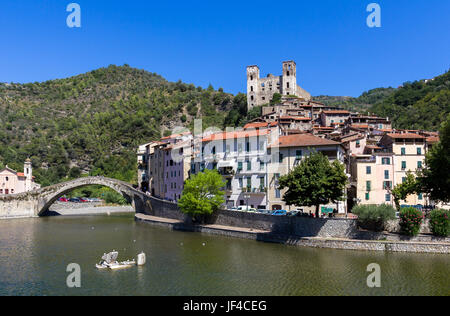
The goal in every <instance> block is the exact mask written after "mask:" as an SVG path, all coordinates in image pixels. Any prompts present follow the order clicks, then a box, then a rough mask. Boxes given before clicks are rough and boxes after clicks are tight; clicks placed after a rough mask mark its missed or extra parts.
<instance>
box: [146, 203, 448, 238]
mask: <svg viewBox="0 0 450 316" xmlns="http://www.w3.org/2000/svg"><path fill="white" fill-rule="evenodd" d="M149 200H150V203H151V206H152V207H151V208H152V211H151V212H149V213H148V214H149V215H153V216H158V217H164V218H170V219H176V220H180V221H184V222H189V221H190V219H189V217H188V216H186V215H184V214H183V213H181V211H180V210H179V208H178V205H177V204H176V203H173V202H169V201H165V200H160V199H157V198H154V197H149ZM398 222H399V221H398V220H394V221H391V222H389V224H388V231H389V233H385V232H380V233H377V232H370V231H364V230H360V229H359V228H358V224H357V222H356V220H354V219H344V218H320V219H315V218H309V217H289V216H272V215H266V214H258V213H248V212H237V211H218V212H217V213H216V214H214V216H213V217H212V218H211V219H210V220H209V222H208V224H216V225H222V226H232V227H242V228H250V229H255V230H263V231H269V232H272V233H274V234H277V235H287V236H299V237H322V238H351V239H364V240H383V239H384V240H410V241H431V240H432V239H433V237H431V236H418V237H414V238H410V237H406V236H399V235H398V234H397V233H398V232H399V230H400V228H399V225H398ZM421 232H422V233H429V228H428V222H427V221H426V223H425V224H424V225H422V229H421ZM433 240H434V239H433ZM448 240H449V238H447V239H445V238H443V239H438V241H442V242H447V241H448Z"/></svg>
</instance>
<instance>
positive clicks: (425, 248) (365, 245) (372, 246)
mask: <svg viewBox="0 0 450 316" xmlns="http://www.w3.org/2000/svg"><path fill="white" fill-rule="evenodd" d="M135 219H136V221H142V222H146V223H149V224H152V225H155V226H162V227H167V228H170V229H173V230H181V231H191V232H200V233H205V234H212V235H221V236H227V237H234V238H245V239H252V240H257V241H263V242H274V243H281V244H286V245H292V246H304V247H314V248H332V249H344V250H362V251H389V252H415V253H436V254H449V253H450V243H438V242H434V243H425V242H404V241H370V240H355V239H353V240H350V239H337V238H323V237H322V238H320V237H299V236H292V235H280V234H275V233H272V232H266V233H260V232H255V231H251V230H246V231H245V230H243V229H233V228H232V227H227V226H219V225H190V224H189V223H184V222H168V221H167V220H164V219H158V218H154V217H153V218H145V217H144V216H140V214H137V215H136V217H135Z"/></svg>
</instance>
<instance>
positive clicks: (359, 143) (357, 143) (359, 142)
mask: <svg viewBox="0 0 450 316" xmlns="http://www.w3.org/2000/svg"><path fill="white" fill-rule="evenodd" d="M359 147H361V141H359V140H357V141H356V148H359Z"/></svg>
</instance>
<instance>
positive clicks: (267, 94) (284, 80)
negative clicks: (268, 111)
mask: <svg viewBox="0 0 450 316" xmlns="http://www.w3.org/2000/svg"><path fill="white" fill-rule="evenodd" d="M274 93H279V94H281V95H284V96H287V95H294V96H297V97H299V98H301V99H304V100H305V101H309V100H311V95H310V94H309V93H308V92H307V91H305V90H304V89H303V88H301V87H300V86H298V85H297V64H296V63H295V61H285V62H283V74H282V75H281V76H277V77H276V76H274V75H272V74H268V75H267V78H260V72H259V67H258V66H256V65H254V66H248V67H247V105H248V109H249V110H250V109H252V108H253V107H255V106H261V105H264V104H268V103H270V100H272V98H273V95H274Z"/></svg>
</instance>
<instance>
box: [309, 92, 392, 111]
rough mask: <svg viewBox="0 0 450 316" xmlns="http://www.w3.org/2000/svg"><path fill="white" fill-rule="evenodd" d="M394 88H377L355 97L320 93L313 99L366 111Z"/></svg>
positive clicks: (348, 108)
mask: <svg viewBox="0 0 450 316" xmlns="http://www.w3.org/2000/svg"><path fill="white" fill-rule="evenodd" d="M395 90H396V89H394V88H377V89H372V90H369V91H367V92H364V93H363V94H362V95H361V96H359V97H357V98H353V97H340V96H328V95H320V96H317V97H314V100H316V101H319V102H322V103H324V104H326V105H332V106H338V107H342V108H345V109H347V110H350V111H355V112H360V113H367V112H368V111H370V108H371V107H372V106H373V105H374V104H376V103H378V102H380V101H383V100H384V99H386V98H387V97H388V96H390V95H391V94H392V93H393V92H394V91H395Z"/></svg>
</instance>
